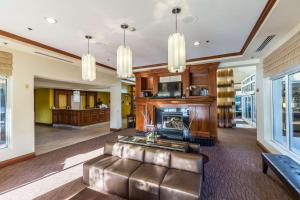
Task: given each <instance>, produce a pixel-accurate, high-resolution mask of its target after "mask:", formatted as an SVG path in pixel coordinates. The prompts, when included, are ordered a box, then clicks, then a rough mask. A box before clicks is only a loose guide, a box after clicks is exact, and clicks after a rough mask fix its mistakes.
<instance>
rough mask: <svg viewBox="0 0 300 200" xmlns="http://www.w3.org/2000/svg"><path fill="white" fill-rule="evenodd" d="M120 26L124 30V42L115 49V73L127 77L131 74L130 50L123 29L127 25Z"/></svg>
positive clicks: (120, 76)
mask: <svg viewBox="0 0 300 200" xmlns="http://www.w3.org/2000/svg"><path fill="white" fill-rule="evenodd" d="M121 28H122V29H123V30H124V41H123V42H124V43H123V45H121V46H119V48H118V50H117V75H118V77H119V78H129V77H131V76H132V52H131V49H130V48H129V47H128V46H126V43H125V30H126V29H127V28H128V25H127V24H122V25H121Z"/></svg>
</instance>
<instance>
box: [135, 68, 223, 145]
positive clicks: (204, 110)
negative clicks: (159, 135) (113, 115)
mask: <svg viewBox="0 0 300 200" xmlns="http://www.w3.org/2000/svg"><path fill="white" fill-rule="evenodd" d="M218 65H219V63H209V64H200V65H190V66H187V69H186V70H185V72H183V73H177V74H173V73H170V72H168V70H167V69H155V70H149V71H143V72H136V73H135V77H136V89H135V90H136V129H137V130H138V131H144V129H145V124H147V123H148V124H149V123H151V122H155V113H156V112H155V109H156V108H161V107H165V108H174V107H177V108H178V107H180V108H188V109H189V114H190V121H191V120H192V121H193V122H192V124H191V127H190V134H191V136H195V137H207V138H213V139H217V138H218V133H217V101H216V100H217V79H216V71H217V68H218ZM172 75H173V76H174V75H181V80H182V89H183V94H184V97H183V98H169V99H155V98H147V97H142V96H141V92H142V90H143V89H145V85H144V84H145V82H146V83H147V79H149V81H148V83H149V82H151V83H152V88H147V89H150V90H152V92H153V94H156V93H157V92H158V83H159V77H163V76H172ZM193 76H194V77H193ZM193 84H198V85H203V86H204V87H206V88H207V89H208V96H193V95H192V94H191V91H190V90H189V88H190V86H191V85H193Z"/></svg>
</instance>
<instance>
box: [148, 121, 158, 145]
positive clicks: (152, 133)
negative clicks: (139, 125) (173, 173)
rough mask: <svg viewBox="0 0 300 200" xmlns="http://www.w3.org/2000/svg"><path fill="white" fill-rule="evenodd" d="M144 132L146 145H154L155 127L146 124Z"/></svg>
mask: <svg viewBox="0 0 300 200" xmlns="http://www.w3.org/2000/svg"><path fill="white" fill-rule="evenodd" d="M146 131H147V135H146V142H147V144H149V143H151V144H153V143H155V141H156V129H155V126H154V125H152V124H148V125H146Z"/></svg>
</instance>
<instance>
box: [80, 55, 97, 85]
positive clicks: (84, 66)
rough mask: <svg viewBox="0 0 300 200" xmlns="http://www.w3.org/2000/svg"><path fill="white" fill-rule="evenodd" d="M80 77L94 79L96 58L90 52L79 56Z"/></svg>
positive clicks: (86, 79) (88, 79)
mask: <svg viewBox="0 0 300 200" xmlns="http://www.w3.org/2000/svg"><path fill="white" fill-rule="evenodd" d="M81 70H82V73H81V74H82V79H83V80H85V81H93V80H95V79H96V60H95V57H94V56H92V55H91V54H86V55H83V56H82V58H81Z"/></svg>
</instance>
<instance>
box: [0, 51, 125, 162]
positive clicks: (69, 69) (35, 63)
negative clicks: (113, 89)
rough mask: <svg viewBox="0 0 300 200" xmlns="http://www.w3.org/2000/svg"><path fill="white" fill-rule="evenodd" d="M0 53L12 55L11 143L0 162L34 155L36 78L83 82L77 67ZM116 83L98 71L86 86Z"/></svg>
mask: <svg viewBox="0 0 300 200" xmlns="http://www.w3.org/2000/svg"><path fill="white" fill-rule="evenodd" d="M0 51H6V52H11V53H12V54H13V75H12V77H11V78H10V80H9V88H8V92H9V94H8V96H9V97H8V98H9V102H8V107H9V110H10V112H9V115H10V119H9V120H10V121H11V127H9V129H10V134H9V135H10V139H9V140H10V141H9V148H6V149H0V161H3V160H7V159H11V158H14V157H17V156H21V155H24V154H28V153H32V152H34V77H35V76H38V77H43V78H48V79H53V80H62V81H67V82H74V83H84V81H82V80H81V69H80V67H79V66H75V65H72V64H68V63H65V62H61V61H56V60H52V59H48V58H44V57H41V56H37V55H33V54H29V53H24V52H21V51H17V50H12V49H8V48H5V47H0ZM118 82H119V80H117V79H116V75H115V74H105V73H99V72H97V79H96V80H95V81H93V82H90V83H89V84H94V85H99V86H103V85H104V86H107V87H110V86H112V85H114V84H116V83H118ZM120 95H121V94H120ZM119 114H120V113H119ZM120 118H121V114H120Z"/></svg>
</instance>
